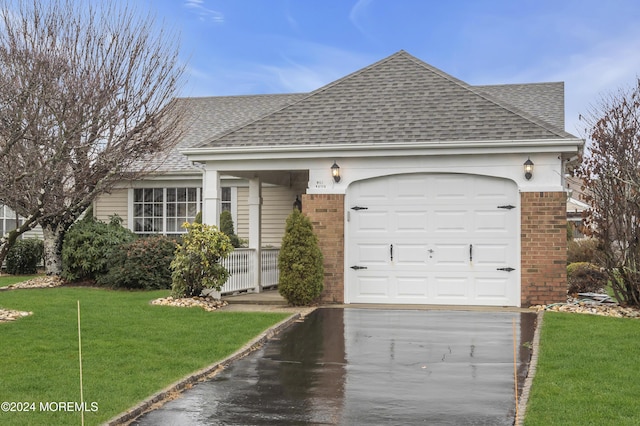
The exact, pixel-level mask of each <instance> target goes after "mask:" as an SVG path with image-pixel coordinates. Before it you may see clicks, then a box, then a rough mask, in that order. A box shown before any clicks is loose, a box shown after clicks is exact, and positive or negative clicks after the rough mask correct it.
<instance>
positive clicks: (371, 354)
mask: <svg viewBox="0 0 640 426" xmlns="http://www.w3.org/2000/svg"><path fill="white" fill-rule="evenodd" d="M535 321H536V315H535V314H534V313H513V312H465V311H429V310H377V309H352V308H349V309H318V310H316V311H314V312H313V313H312V314H310V315H309V316H308V317H307V318H306V319H305V320H304V321H303V322H299V323H296V324H294V325H293V326H291V327H290V328H288V329H287V330H285V331H284V332H283V333H281V334H280V335H279V336H278V337H277V338H275V339H272V340H270V341H269V342H267V343H266V344H265V345H264V346H263V347H262V348H261V349H259V350H257V351H256V352H254V353H252V354H251V355H249V356H247V357H245V358H243V359H240V360H238V361H235V362H234V363H232V365H230V366H229V367H228V368H227V369H225V370H224V371H222V372H221V373H219V374H218V375H217V376H215V377H214V378H213V379H211V380H209V381H206V382H202V383H199V384H197V385H195V386H194V387H193V388H191V389H189V390H188V391H186V392H184V393H183V394H182V396H181V397H180V398H178V399H176V400H174V401H171V402H169V403H167V404H165V405H164V406H163V407H162V408H160V409H158V410H155V411H152V412H150V413H148V414H146V415H145V416H143V417H141V418H139V419H138V420H137V421H136V422H134V423H133V424H136V425H304V424H314V425H323V424H328V425H334V424H335V425H376V424H397V425H410V424H429V425H471V424H473V425H512V424H513V423H514V418H515V395H514V328H515V334H516V344H515V347H516V348H517V349H516V359H517V374H518V376H519V382H520V383H519V386H518V389H521V388H522V383H523V381H524V376H526V372H527V369H528V363H529V358H530V349H529V347H530V345H529V343H530V342H532V340H533V334H534V328H535ZM514 324H515V327H514Z"/></svg>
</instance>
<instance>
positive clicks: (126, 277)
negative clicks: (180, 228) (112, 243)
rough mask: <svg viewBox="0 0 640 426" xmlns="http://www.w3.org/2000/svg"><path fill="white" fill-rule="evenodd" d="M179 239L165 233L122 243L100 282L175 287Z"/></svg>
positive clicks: (107, 284) (102, 283)
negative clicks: (173, 270)
mask: <svg viewBox="0 0 640 426" xmlns="http://www.w3.org/2000/svg"><path fill="white" fill-rule="evenodd" d="M176 246H177V244H176V241H175V240H173V239H171V238H168V237H164V236H162V235H156V236H150V237H144V238H138V239H137V240H135V241H132V242H130V243H125V244H121V245H120V247H119V248H118V249H117V250H114V251H113V252H112V254H111V256H110V258H109V260H108V265H107V268H108V271H107V272H106V273H105V274H104V275H99V276H98V277H97V278H96V282H97V283H98V284H99V285H102V286H107V287H115V288H128V289H142V290H155V289H168V288H171V267H170V265H171V261H172V260H173V254H174V252H175V250H176Z"/></svg>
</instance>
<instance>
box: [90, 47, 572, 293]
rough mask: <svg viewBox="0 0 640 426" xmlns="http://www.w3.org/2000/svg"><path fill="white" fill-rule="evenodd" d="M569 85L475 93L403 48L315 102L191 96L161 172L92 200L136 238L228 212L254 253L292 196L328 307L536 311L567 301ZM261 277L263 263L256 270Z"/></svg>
mask: <svg viewBox="0 0 640 426" xmlns="http://www.w3.org/2000/svg"><path fill="white" fill-rule="evenodd" d="M563 92H564V86H563V84H562V83H540V84H522V85H497V86H471V85H469V84H467V83H465V82H463V81H460V80H458V79H456V78H454V77H452V76H450V75H448V74H446V73H444V72H443V71H441V70H438V69H436V68H434V67H432V66H430V65H428V64H426V63H424V62H423V61H421V60H419V59H417V58H415V57H413V56H412V55H410V54H408V53H407V52H405V51H399V52H397V53H395V54H393V55H391V56H389V57H387V58H385V59H383V60H381V61H379V62H376V63H374V64H372V65H370V66H368V67H365V68H363V69H361V70H359V71H357V72H354V73H352V74H350V75H348V76H346V77H344V78H341V79H339V80H337V81H335V82H333V83H330V84H328V85H326V86H324V87H321V88H319V89H317V90H315V91H313V92H311V93H304V94H289V95H257V96H237V97H211V98H185V99H181V102H186V103H187V104H188V109H189V111H190V114H191V116H192V117H191V124H190V125H189V127H188V129H187V134H186V135H185V137H184V139H183V140H182V142H181V143H180V145H179V146H178V147H177V149H176V150H175V151H173V152H171V153H170V155H169V156H168V158H167V159H166V160H165V161H164V162H163V163H162V164H158V165H157V170H156V172H155V173H153V174H152V175H150V176H149V177H148V178H146V179H145V180H143V181H135V182H123V184H122V185H121V186H120V187H119V188H117V189H115V190H114V191H113V192H112V193H111V194H109V195H107V196H104V197H101V198H100V199H99V200H97V201H96V203H95V206H94V211H95V213H96V215H97V216H98V217H100V218H106V216H108V215H111V214H114V213H118V214H120V215H121V216H122V217H123V218H124V219H125V221H124V222H125V225H126V226H128V227H129V228H131V229H132V230H134V232H137V233H155V232H161V233H166V234H171V233H177V232H180V228H179V225H180V223H182V222H183V221H184V220H191V219H193V217H195V214H196V212H197V211H198V210H200V208H202V211H203V220H204V222H205V223H210V224H216V223H217V222H218V220H219V214H220V212H221V211H223V210H230V211H231V212H232V215H233V217H234V220H235V222H236V229H237V232H238V234H239V235H240V236H241V237H243V238H248V240H249V247H250V248H252V249H253V250H255V251H257V252H259V251H260V250H261V247H263V246H265V245H278V244H279V241H280V238H281V236H282V233H283V229H284V221H285V219H286V217H287V215H288V214H289V212H290V211H291V208H292V204H293V202H294V200H296V197H298V199H299V200H300V201H301V204H302V211H303V212H304V213H305V214H306V215H308V216H309V217H310V218H311V220H312V222H313V224H314V230H315V232H316V234H317V235H318V238H319V241H320V246H321V249H322V252H323V254H324V266H325V283H324V284H325V290H324V292H323V294H322V300H323V301H324V302H338V303H395V304H447V305H449V304H451V305H497V306H529V305H533V304H541V303H550V302H557V301H562V300H563V299H565V297H566V271H565V266H566V198H567V197H566V191H565V182H564V175H565V173H564V168H565V163H566V161H567V160H568V159H570V158H571V157H574V156H575V155H576V154H577V153H578V152H579V151H580V150H581V148H582V146H583V140H581V139H579V138H577V137H575V136H573V135H571V134H569V133H567V132H565V131H564V93H563ZM258 271H259V267H258Z"/></svg>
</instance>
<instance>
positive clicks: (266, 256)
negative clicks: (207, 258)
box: [220, 248, 280, 294]
mask: <svg viewBox="0 0 640 426" xmlns="http://www.w3.org/2000/svg"><path fill="white" fill-rule="evenodd" d="M260 252H261V254H262V256H261V257H262V271H261V274H260V275H261V283H260V284H261V286H262V287H263V288H264V287H271V286H275V285H278V277H279V273H278V254H279V253H280V250H279V249H262V250H261V251H260ZM256 261H257V259H256V251H255V250H254V249H247V248H238V249H235V250H234V251H233V252H232V253H231V254H230V255H229V257H227V258H226V259H223V260H222V264H223V265H224V267H225V268H227V270H228V271H229V273H230V276H229V279H228V280H227V282H226V283H225V284H224V285H223V286H222V290H221V291H220V292H221V293H222V294H227V293H234V292H236V291H246V290H253V289H255V287H256V285H255V281H256V280H255V273H254V271H255V264H256Z"/></svg>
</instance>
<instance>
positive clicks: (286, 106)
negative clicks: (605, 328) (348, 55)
mask: <svg viewBox="0 0 640 426" xmlns="http://www.w3.org/2000/svg"><path fill="white" fill-rule="evenodd" d="M402 54H404V55H408V56H411V55H410V54H408V53H407V52H406V51H404V50H399V51H398V52H396V53H394V54H392V55H390V56H387V57H386V58H383V59H381V60H379V61H377V62H374V63H373V64H371V65H368V66H366V67H364V68H360V69H358V70H356V71H354V72H352V73H350V74H347V75H345V76H344V77H341V78H339V79H337V80H334V81H332V82H330V83H327V84H325V85H324V86H321V87H319V88H317V89H315V90H313V91H311V92H308V93H306V95H307V96H302V97H301V98H300V99H298V100H296V101H294V102H291V103H289V104H287V105H284V106H283V107H281V108H278V109H275V110H273V111H270V112H268V113H266V114H264V115H262V116H260V117H257V118H256V119H254V120H252V121H248V122H246V123H242V124H240V125H238V126H236V127H234V128H232V129H229V130H228V131H227V132H224V133H221V134H219V135H216V136H215V137H214V138H213V139H207V140H206V141H205V142H203V143H202V144H201V145H202V146H204V145H207V144H210V143H212V142H214V141H216V140H218V139H222V138H224V137H226V136H228V135H230V134H232V133H235V132H237V131H239V130H241V129H243V128H244V127H248V126H250V125H252V124H253V123H256V122H258V121H260V120H262V119H264V118H267V117H269V116H271V115H274V114H277V113H278V112H280V111H282V110H284V109H286V108H289V107H291V106H293V105H296V104H298V103H300V102H303V101H305V100H306V99H309V98H310V97H312V96H314V95H316V94H318V93H322V92H324V91H326V90H328V89H330V88H331V87H333V86H335V85H337V84H339V83H340V82H343V81H345V80H347V79H351V78H353V77H355V76H357V75H360V74H362V73H363V72H365V71H367V70H369V69H371V68H373V67H374V66H376V65H380V64H383V63H385V62H387V61H390V60H391V59H393V58H395V57H396V56H400V55H402ZM301 95H305V93H301Z"/></svg>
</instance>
